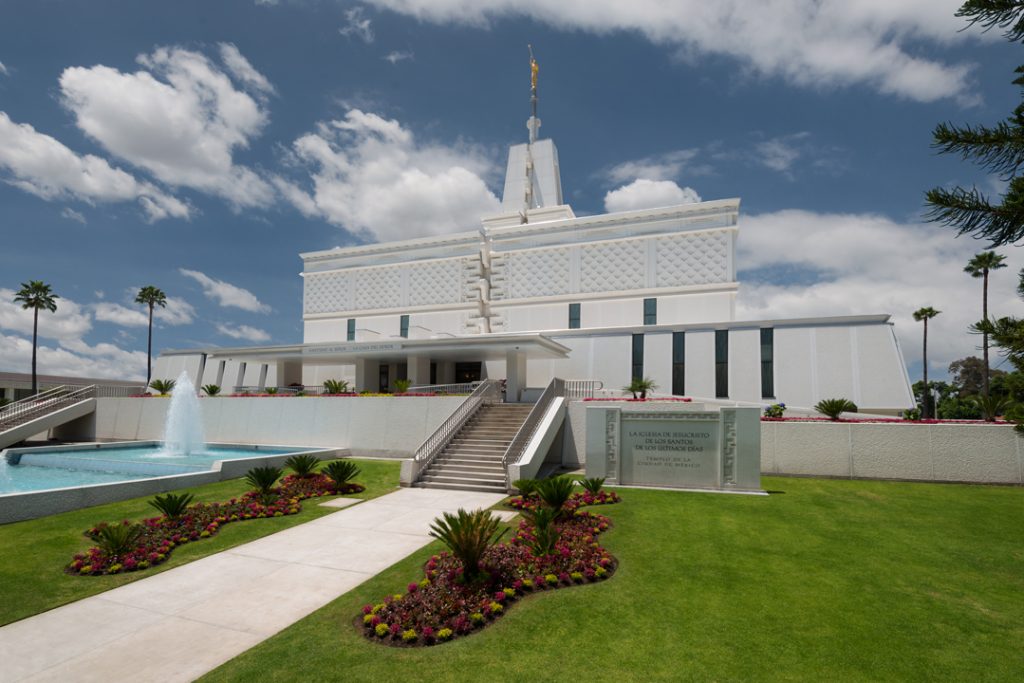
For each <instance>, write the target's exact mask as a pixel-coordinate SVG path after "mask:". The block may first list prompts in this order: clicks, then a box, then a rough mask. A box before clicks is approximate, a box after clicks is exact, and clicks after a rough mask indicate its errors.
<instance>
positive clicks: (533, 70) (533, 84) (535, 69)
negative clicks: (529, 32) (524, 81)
mask: <svg viewBox="0 0 1024 683" xmlns="http://www.w3.org/2000/svg"><path fill="white" fill-rule="evenodd" d="M526 47H527V48H528V49H529V50H530V89H531V90H533V91H534V92H536V91H537V74H538V73H540V64H538V63H537V60H536V59H534V57H533V46H532V45H527V46H526Z"/></svg>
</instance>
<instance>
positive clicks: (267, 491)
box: [245, 466, 284, 505]
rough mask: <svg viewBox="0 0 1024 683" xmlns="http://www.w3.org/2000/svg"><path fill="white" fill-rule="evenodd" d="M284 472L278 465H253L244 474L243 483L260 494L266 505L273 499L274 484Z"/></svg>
mask: <svg viewBox="0 0 1024 683" xmlns="http://www.w3.org/2000/svg"><path fill="white" fill-rule="evenodd" d="M282 474H284V472H283V470H282V469H281V468H280V467H270V466H267V467H253V468H252V469H251V470H249V471H248V472H247V473H246V475H245V483H246V484H248V485H249V486H251V487H253V488H254V489H255V490H256V492H257V493H259V494H260V499H261V500H262V501H263V504H264V505H266V504H268V503H270V502H271V501H273V500H274V484H276V483H277V480H278V479H280V478H281V475H282Z"/></svg>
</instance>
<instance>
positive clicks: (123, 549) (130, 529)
mask: <svg viewBox="0 0 1024 683" xmlns="http://www.w3.org/2000/svg"><path fill="white" fill-rule="evenodd" d="M142 532H143V529H142V526H141V525H139V524H130V523H128V522H125V523H123V524H108V525H105V526H101V527H99V529H97V531H96V545H97V546H99V549H100V550H102V551H103V552H104V553H106V554H107V556H109V557H120V556H121V555H124V554H125V553H128V552H131V550H132V549H134V548H135V546H136V544H138V542H139V539H140V538H142Z"/></svg>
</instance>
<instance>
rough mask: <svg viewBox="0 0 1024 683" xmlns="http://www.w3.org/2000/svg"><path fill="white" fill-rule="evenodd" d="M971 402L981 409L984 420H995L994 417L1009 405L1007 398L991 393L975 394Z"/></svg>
mask: <svg viewBox="0 0 1024 683" xmlns="http://www.w3.org/2000/svg"><path fill="white" fill-rule="evenodd" d="M973 403H974V405H976V406H978V410H980V411H981V416H982V417H983V418H984V419H985V421H986V422H995V419H996V417H998V416H1000V415H1002V414H1003V413H1004V412H1005V411H1006V409H1007V408H1009V407H1010V402H1009V401H1008V400H1006V399H1005V398H1002V397H1001V396H994V395H992V394H989V395H988V396H975V397H974V399H973Z"/></svg>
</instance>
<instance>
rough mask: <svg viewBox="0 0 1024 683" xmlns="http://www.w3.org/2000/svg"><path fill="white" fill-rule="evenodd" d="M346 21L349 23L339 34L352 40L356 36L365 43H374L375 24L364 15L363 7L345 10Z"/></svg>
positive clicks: (340, 29) (339, 30)
mask: <svg viewBox="0 0 1024 683" xmlns="http://www.w3.org/2000/svg"><path fill="white" fill-rule="evenodd" d="M345 21H347V22H348V23H347V24H345V25H344V26H342V27H341V28H339V29H338V33H340V34H341V35H343V36H345V37H346V38H351V37H352V36H355V37H356V38H359V39H361V40H362V41H363V42H364V43H372V42H373V25H372V24H373V22H372V21H371V20H370V19H367V18H366V17H365V16H364V15H363V8H362V7H353V8H352V9H347V10H345Z"/></svg>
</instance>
